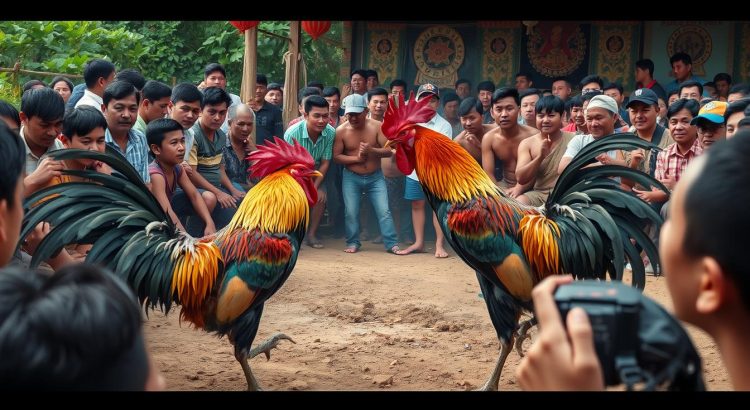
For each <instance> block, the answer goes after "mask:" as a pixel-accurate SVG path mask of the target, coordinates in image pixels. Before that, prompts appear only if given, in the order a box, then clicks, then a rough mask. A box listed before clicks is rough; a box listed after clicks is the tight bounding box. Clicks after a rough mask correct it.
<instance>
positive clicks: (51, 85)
mask: <svg viewBox="0 0 750 410" xmlns="http://www.w3.org/2000/svg"><path fill="white" fill-rule="evenodd" d="M60 81H63V82H64V83H65V84H66V85H67V86H68V88H70V92H71V93H72V92H73V87H74V86H73V82H72V81H70V80H68V78H67V77H63V76H61V75H58V76H55V78H53V79H52V81H50V82H49V88H55V84H57V83H59V82H60Z"/></svg>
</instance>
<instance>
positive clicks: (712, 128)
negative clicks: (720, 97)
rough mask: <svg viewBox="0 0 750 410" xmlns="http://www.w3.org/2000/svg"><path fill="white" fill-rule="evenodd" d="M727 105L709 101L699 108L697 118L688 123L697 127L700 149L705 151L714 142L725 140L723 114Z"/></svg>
mask: <svg viewBox="0 0 750 410" xmlns="http://www.w3.org/2000/svg"><path fill="white" fill-rule="evenodd" d="M727 106H728V104H727V103H725V102H723V101H711V102H709V103H708V104H706V105H704V106H703V107H701V110H700V111H699V112H698V116H697V117H695V118H693V120H692V121H690V124H691V125H695V126H697V127H698V138H700V141H701V147H703V149H704V150H707V149H709V148H710V147H711V145H713V144H714V143H715V142H716V141H720V140H723V139H726V138H727V129H726V127H725V126H724V113H725V112H726V110H727Z"/></svg>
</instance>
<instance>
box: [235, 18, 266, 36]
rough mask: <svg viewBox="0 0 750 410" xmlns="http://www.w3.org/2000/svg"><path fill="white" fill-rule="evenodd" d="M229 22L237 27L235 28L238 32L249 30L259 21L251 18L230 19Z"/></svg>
mask: <svg viewBox="0 0 750 410" xmlns="http://www.w3.org/2000/svg"><path fill="white" fill-rule="evenodd" d="M230 23H231V24H232V25H233V26H235V27H237V30H239V31H240V33H244V32H245V30H249V29H251V28H253V27H255V26H257V25H258V23H260V21H253V20H250V21H230Z"/></svg>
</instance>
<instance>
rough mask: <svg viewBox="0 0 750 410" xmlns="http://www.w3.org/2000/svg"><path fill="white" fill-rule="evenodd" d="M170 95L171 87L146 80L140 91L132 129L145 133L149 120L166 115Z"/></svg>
mask: <svg viewBox="0 0 750 410" xmlns="http://www.w3.org/2000/svg"><path fill="white" fill-rule="evenodd" d="M171 96H172V89H171V88H169V86H168V85H166V84H164V83H161V82H159V81H155V80H149V81H147V82H146V84H145V85H144V86H143V90H142V91H141V103H140V105H139V106H138V118H137V119H136V120H135V125H134V126H133V129H134V130H136V131H138V132H140V133H141V134H144V135H145V134H146V125H148V123H149V122H151V121H153V120H155V119H157V118H164V117H166V116H167V115H168V114H169V104H170V97H171Z"/></svg>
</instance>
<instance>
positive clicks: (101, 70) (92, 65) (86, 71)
mask: <svg viewBox="0 0 750 410" xmlns="http://www.w3.org/2000/svg"><path fill="white" fill-rule="evenodd" d="M114 71H115V65H114V64H112V63H110V62H109V61H107V60H102V59H100V58H95V59H93V60H89V62H88V63H86V65H85V66H84V67H83V79H84V81H86V88H90V87H93V86H94V85H96V81H97V80H98V79H99V78H108V77H109V76H110V75H112V73H113V72H114Z"/></svg>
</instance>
